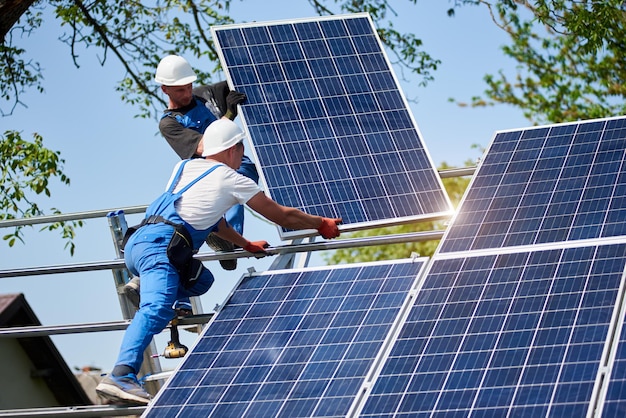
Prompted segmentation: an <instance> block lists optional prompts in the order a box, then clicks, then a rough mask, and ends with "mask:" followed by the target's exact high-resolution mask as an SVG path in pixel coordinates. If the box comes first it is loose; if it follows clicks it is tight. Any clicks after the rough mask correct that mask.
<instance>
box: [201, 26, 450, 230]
mask: <svg viewBox="0 0 626 418" xmlns="http://www.w3.org/2000/svg"><path fill="white" fill-rule="evenodd" d="M212 33H213V39H214V41H215V44H216V47H217V50H218V53H219V54H220V59H221V62H222V66H223V68H224V70H225V72H226V75H227V78H228V80H229V82H230V84H231V87H232V88H233V89H235V90H238V91H241V92H244V93H245V94H246V95H247V101H246V103H245V104H244V105H243V106H242V108H241V112H240V113H241V115H242V120H243V124H244V127H245V129H246V130H247V132H248V135H249V137H250V139H251V142H252V147H253V150H252V152H253V154H254V157H255V159H256V161H257V163H258V166H259V167H260V171H261V178H262V180H263V182H264V183H265V185H266V186H267V192H268V194H269V195H270V196H271V197H272V198H273V199H274V200H276V201H277V202H279V203H281V204H283V205H286V206H292V207H297V208H300V209H302V210H304V211H306V212H309V213H313V214H316V215H320V216H326V217H342V218H343V220H344V225H343V227H342V228H343V230H344V231H347V230H355V229H361V228H369V227H373V226H384V225H389V224H397V223H406V222H412V221H417V220H428V219H436V218H442V217H448V216H451V214H452V209H451V205H450V202H449V199H448V197H447V195H446V193H445V191H444V189H443V186H442V183H441V180H440V178H439V176H438V173H437V171H436V168H435V167H434V165H433V163H432V161H431V159H430V156H429V155H428V152H427V150H426V147H425V146H424V144H423V142H422V138H421V135H420V133H419V131H418V128H417V125H416V123H415V121H414V119H413V116H412V114H411V112H410V110H409V108H408V106H407V102H406V99H405V98H404V96H403V94H402V92H401V90H400V87H399V85H398V82H397V79H396V77H395V75H394V73H393V71H392V69H391V65H390V63H389V61H388V59H387V57H386V55H385V53H384V51H383V48H382V45H381V43H380V40H379V39H378V36H377V34H376V31H375V29H374V27H373V24H372V21H371V19H370V18H369V15H367V14H356V15H350V16H339V17H336V16H335V17H321V18H316V19H307V20H295V21H289V22H281V21H277V22H270V23H251V24H242V25H228V26H220V27H213V28H212ZM279 233H280V234H281V237H282V238H293V237H297V236H301V235H302V231H290V230H285V229H282V230H280V231H279Z"/></svg>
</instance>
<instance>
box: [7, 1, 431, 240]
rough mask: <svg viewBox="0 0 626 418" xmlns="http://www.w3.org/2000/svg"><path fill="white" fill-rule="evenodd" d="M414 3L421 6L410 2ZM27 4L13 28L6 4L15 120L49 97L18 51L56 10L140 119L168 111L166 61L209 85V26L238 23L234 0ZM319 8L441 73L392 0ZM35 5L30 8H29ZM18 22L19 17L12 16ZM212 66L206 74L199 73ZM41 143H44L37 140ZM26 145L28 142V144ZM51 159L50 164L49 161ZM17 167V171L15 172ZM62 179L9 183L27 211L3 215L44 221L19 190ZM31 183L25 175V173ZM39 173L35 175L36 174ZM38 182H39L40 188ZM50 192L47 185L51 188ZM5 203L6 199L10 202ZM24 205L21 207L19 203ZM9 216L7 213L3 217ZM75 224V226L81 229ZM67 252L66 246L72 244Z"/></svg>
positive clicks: (78, 46)
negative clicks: (173, 58) (112, 70)
mask: <svg viewBox="0 0 626 418" xmlns="http://www.w3.org/2000/svg"><path fill="white" fill-rule="evenodd" d="M409 1H411V2H413V3H415V1H416V0H409ZM31 3H32V2H29V3H28V4H26V3H22V4H21V6H23V7H24V8H26V7H27V9H26V11H25V12H24V14H23V15H22V16H21V17H20V19H19V20H18V21H17V22H15V24H13V23H14V22H13V21H9V16H8V13H5V14H4V15H3V13H4V11H5V10H4V9H2V7H3V6H4V7H7V5H5V4H2V3H0V12H2V13H0V21H1V22H2V23H3V25H0V27H2V28H5V27H7V28H8V27H10V30H8V32H7V33H0V39H1V42H0V84H1V85H2V94H1V96H0V98H1V99H2V100H1V101H0V115H1V116H10V115H11V114H13V112H14V111H15V110H16V108H17V107H18V105H20V106H22V107H26V103H24V102H23V101H22V97H23V93H25V92H26V91H28V90H29V89H34V90H36V91H38V92H43V91H44V87H43V74H42V68H41V67H40V65H39V63H38V62H37V61H36V60H33V59H31V58H28V51H26V50H24V49H22V48H19V47H18V46H16V41H17V40H18V39H20V38H21V37H24V36H26V37H27V36H29V35H30V34H31V33H33V32H34V31H36V30H37V29H38V28H39V27H40V26H41V25H42V24H43V23H44V22H43V20H42V16H43V10H44V8H45V7H53V8H54V11H55V16H56V18H57V21H58V22H59V23H60V25H61V26H62V27H66V28H67V29H68V31H67V32H66V33H65V35H64V36H62V37H61V39H60V40H61V41H62V42H64V43H65V44H66V45H67V46H68V47H69V55H70V56H71V59H72V60H73V62H74V65H75V66H76V67H77V68H79V67H80V54H81V52H82V51H83V50H86V49H87V48H89V49H90V51H96V54H97V55H98V58H99V60H100V64H101V65H103V66H104V65H105V64H106V63H107V61H110V59H111V58H112V59H113V60H114V62H116V63H117V64H121V65H122V67H123V70H124V72H125V74H124V77H123V78H122V80H121V81H120V82H119V84H118V85H117V87H116V90H117V91H118V92H119V94H120V97H121V100H122V101H123V102H126V103H128V104H130V105H132V106H134V107H135V109H137V116H138V117H157V115H159V114H160V113H161V111H162V109H163V108H164V107H165V106H166V104H167V103H166V102H165V101H164V99H163V96H162V95H161V94H159V90H158V87H157V86H156V84H155V83H154V82H153V77H154V70H155V68H156V67H157V64H158V62H159V61H160V59H161V58H162V57H163V56H165V55H167V54H174V53H175V54H180V55H183V56H185V57H186V58H187V59H188V60H189V61H190V62H192V63H195V62H200V63H202V64H201V65H194V67H196V70H197V73H198V82H199V83H208V82H210V81H212V77H214V76H216V74H218V73H219V72H220V64H219V60H218V55H217V51H216V50H215V46H214V44H213V40H212V39H211V36H210V27H211V26H213V25H224V24H229V23H234V21H233V19H232V18H231V17H230V16H228V14H227V13H228V11H229V7H230V4H231V0H226V1H223V0H178V1H177V0H160V1H156V2H137V1H133V2H128V1H121V0H115V1H104V0H93V1H90V2H84V1H82V0H73V1H70V0H51V1H48V2H34V3H32V5H30V4H31ZM309 3H310V4H311V6H312V7H313V9H314V10H315V11H316V12H317V13H319V14H320V15H329V14H333V13H334V12H333V10H332V8H333V7H335V9H336V10H337V11H340V12H342V13H346V12H363V11H367V12H369V13H370V14H371V16H372V19H373V21H374V23H375V25H376V27H377V28H378V31H379V35H380V37H381V39H382V41H383V42H384V43H385V44H386V45H387V46H388V48H389V51H391V53H392V54H393V56H394V57H395V63H397V64H398V65H400V67H402V68H403V69H406V70H408V71H410V72H412V73H413V74H415V75H418V76H419V77H418V82H420V83H422V84H425V83H426V82H427V81H429V80H431V79H432V75H431V71H434V70H435V69H436V68H437V65H438V63H439V62H438V61H437V60H435V59H433V58H432V57H430V55H428V54H427V53H425V52H424V51H422V50H421V44H422V43H421V41H420V40H419V39H417V38H416V37H415V35H413V34H410V33H400V32H398V31H396V30H395V29H394V28H393V23H392V21H391V19H392V18H393V17H395V16H396V13H395V12H394V11H393V9H392V8H391V6H390V5H389V3H388V1H387V0H359V1H353V0H320V1H317V0H309ZM29 5H30V7H28V6H29ZM11 17H13V16H11ZM202 66H207V68H206V69H202V68H198V67H202ZM5 135H6V139H5V141H7V143H9V142H10V141H12V140H17V139H19V134H17V133H15V132H7V134H5ZM35 137H36V141H40V140H41V138H40V137H39V136H37V135H36V136H35ZM24 144H26V143H24ZM6 152H7V153H6V154H3V155H4V161H6V164H7V167H14V168H13V169H23V170H25V168H26V167H25V166H22V165H21V163H20V161H18V159H22V161H33V162H37V163H38V164H40V165H41V166H42V167H43V165H44V164H46V163H47V164H49V167H54V168H55V169H56V168H57V167H56V165H57V164H58V163H60V162H61V161H62V160H59V159H58V155H57V154H55V153H52V152H47V151H46V150H37V149H35V148H33V147H30V146H24V147H23V148H22V150H21V151H20V154H12V153H11V152H10V148H7V151H6ZM46 158H50V160H49V161H47V160H46ZM15 164H17V166H15ZM58 173H59V172H56V173H55V172H54V170H53V171H46V169H42V170H41V171H37V172H36V174H35V177H33V178H32V179H31V180H29V181H26V180H25V181H24V183H22V182H19V181H18V182H15V183H7V184H4V182H6V181H9V180H7V179H5V178H3V180H2V181H3V182H2V183H0V186H1V187H3V188H6V189H7V190H8V189H11V190H13V192H12V193H13V197H16V198H19V199H24V201H23V203H25V204H26V205H27V207H26V208H21V207H19V206H18V205H17V201H16V203H15V205H14V206H11V205H8V204H7V203H6V201H5V205H6V206H3V207H0V216H2V217H4V218H5V219H9V218H12V217H14V216H16V215H23V216H34V215H39V214H42V212H41V211H40V209H39V207H38V206H37V205H36V203H35V202H34V201H32V200H30V199H26V197H25V194H24V191H21V190H20V189H19V187H20V186H22V187H27V188H31V189H30V190H31V191H34V192H35V193H41V192H43V191H45V193H46V194H48V189H47V187H45V186H47V181H48V179H49V176H53V175H57V174H58ZM24 174H26V175H27V176H28V175H29V174H27V173H26V172H24ZM31 174H32V173H31ZM61 180H62V181H63V182H66V183H67V184H69V179H67V178H66V177H65V176H64V175H61ZM37 182H38V183H37ZM44 183H45V186H44V187H43V188H41V187H40V186H42V185H44ZM5 196H6V195H5ZM19 199H18V200H19ZM4 209H6V210H8V212H7V213H5V214H2V212H1V211H3V210H4ZM78 225H80V222H79V223H75V224H74V225H73V226H78ZM56 228H62V236H63V237H64V238H65V239H67V240H68V245H69V246H70V250H71V251H72V252H73V250H74V247H73V244H72V243H71V239H72V238H73V237H74V230H73V228H72V227H71V226H68V225H65V224H53V225H50V227H48V229H56ZM5 240H8V242H9V245H11V246H12V245H13V244H14V243H15V242H16V240H20V241H22V235H21V227H18V228H16V230H15V232H14V233H13V234H10V235H7V236H5ZM66 246H67V245H66Z"/></svg>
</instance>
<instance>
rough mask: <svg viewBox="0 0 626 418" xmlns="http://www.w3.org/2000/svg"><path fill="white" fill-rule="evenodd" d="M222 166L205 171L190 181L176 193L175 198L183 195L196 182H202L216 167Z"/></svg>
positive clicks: (217, 165)
mask: <svg viewBox="0 0 626 418" xmlns="http://www.w3.org/2000/svg"><path fill="white" fill-rule="evenodd" d="M221 165H222V164H216V165H214V166H213V167H211V168H209V169H208V170H207V171H205V172H204V173H202V174H200V175H199V176H198V177H196V178H195V179H194V180H193V181H190V182H189V183H188V184H187V185H186V186H185V187H183V188H182V189H180V190H179V191H178V193H176V196H180V195H181V194H183V193H185V192H186V191H187V190H188V189H189V188H190V187H191V186H193V185H194V184H196V183H197V182H198V181H200V180H202V179H203V178H205V177H206V176H207V175H209V174H211V172H212V171H213V170H215V169H216V168H217V167H219V166H221Z"/></svg>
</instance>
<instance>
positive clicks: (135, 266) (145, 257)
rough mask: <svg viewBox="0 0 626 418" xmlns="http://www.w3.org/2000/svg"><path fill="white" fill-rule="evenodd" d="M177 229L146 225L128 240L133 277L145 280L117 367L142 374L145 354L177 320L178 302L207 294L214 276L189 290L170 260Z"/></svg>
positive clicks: (205, 276)
mask: <svg viewBox="0 0 626 418" xmlns="http://www.w3.org/2000/svg"><path fill="white" fill-rule="evenodd" d="M173 232H174V228H173V227H172V226H169V225H165V224H155V225H145V226H144V227H142V228H141V229H139V230H138V231H137V232H135V233H134V234H133V235H132V236H131V238H130V239H129V240H128V243H127V244H126V248H125V251H124V253H125V255H124V261H125V262H126V266H127V267H128V269H129V270H130V272H131V273H132V274H133V275H136V276H139V277H140V278H141V286H140V288H139V289H140V299H141V304H140V306H139V310H138V311H137V312H136V313H135V317H134V318H133V320H132V322H131V323H130V325H129V326H128V328H127V329H126V333H125V334H124V338H123V340H122V345H121V347H120V353H119V356H118V359H117V362H116V363H115V364H116V365H126V366H130V367H132V368H133V369H134V370H135V373H137V372H139V369H140V368H141V363H142V361H143V352H144V350H145V349H146V348H147V347H148V345H150V342H151V341H152V337H153V336H154V335H156V334H158V333H160V332H161V331H163V329H164V328H165V327H166V326H167V324H168V323H169V321H170V320H171V319H172V318H173V317H174V310H173V308H172V305H173V304H174V302H175V301H176V300H178V299H184V298H189V297H191V296H199V295H202V294H204V293H206V292H207V291H208V290H209V288H210V287H211V285H212V284H213V274H212V273H211V272H210V271H209V270H206V269H205V270H204V272H203V273H202V275H201V276H200V278H199V279H198V280H197V283H196V284H194V285H193V286H192V287H191V288H189V289H185V288H184V287H183V286H182V285H181V284H180V280H179V277H178V272H177V271H176V269H175V268H174V266H173V265H172V264H170V261H169V259H168V257H167V246H168V244H169V241H170V238H171V236H172V233H173Z"/></svg>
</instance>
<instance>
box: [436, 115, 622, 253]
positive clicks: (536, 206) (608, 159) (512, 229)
mask: <svg viewBox="0 0 626 418" xmlns="http://www.w3.org/2000/svg"><path fill="white" fill-rule="evenodd" d="M625 141H626V118H624V117H620V118H610V119H599V120H590V121H583V122H576V123H567V124H559V125H552V126H541V127H534V128H528V129H522V130H514V131H502V132H498V133H496V135H495V138H494V139H493V141H492V144H491V146H490V147H489V149H488V150H487V153H486V155H485V158H484V160H483V162H482V163H481V164H480V167H479V169H478V171H477V173H476V174H475V176H474V178H473V179H472V183H471V184H470V187H469V189H468V191H467V192H466V196H465V197H464V199H463V201H462V203H461V205H460V208H459V212H458V214H457V215H456V216H455V219H454V220H453V222H452V225H451V227H450V228H448V230H447V232H446V235H445V237H444V240H443V243H442V245H441V248H440V249H439V251H440V252H457V251H470V250H485V249H490V248H500V247H511V246H523V245H538V244H546V243H556V242H569V241H575V240H584V239H595V238H605V237H616V236H623V235H626V222H624V219H626V166H625V151H626V150H625V147H624V143H625Z"/></svg>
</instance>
